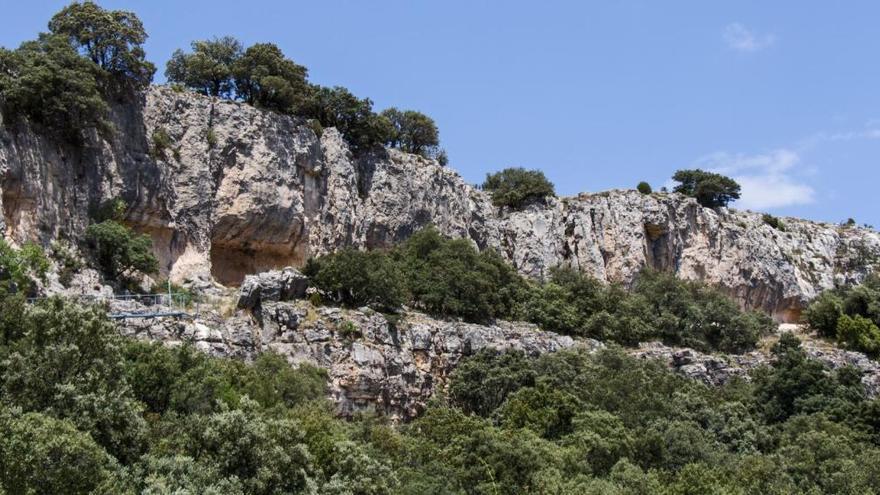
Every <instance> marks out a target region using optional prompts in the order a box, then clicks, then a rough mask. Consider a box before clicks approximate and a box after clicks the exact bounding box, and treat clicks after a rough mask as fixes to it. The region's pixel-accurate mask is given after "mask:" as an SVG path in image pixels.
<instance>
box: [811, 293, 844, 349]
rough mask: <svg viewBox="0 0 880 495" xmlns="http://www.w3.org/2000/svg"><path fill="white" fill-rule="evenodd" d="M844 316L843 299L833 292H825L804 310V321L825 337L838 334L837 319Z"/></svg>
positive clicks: (832, 336)
mask: <svg viewBox="0 0 880 495" xmlns="http://www.w3.org/2000/svg"><path fill="white" fill-rule="evenodd" d="M841 316H843V300H842V299H841V298H840V297H839V296H838V295H837V294H835V293H833V292H823V293H822V294H820V295H819V296H818V297H817V298H816V299H814V300H813V301H812V302H811V303H810V305H809V306H808V307H807V309H806V310H805V311H804V315H803V318H804V321H805V322H806V323H807V324H808V325H809V326H810V328H812V329H814V330H816V331H817V332H818V333H819V335H821V336H823V337H830V338H834V337H836V336H837V320H838V319H840V317H841Z"/></svg>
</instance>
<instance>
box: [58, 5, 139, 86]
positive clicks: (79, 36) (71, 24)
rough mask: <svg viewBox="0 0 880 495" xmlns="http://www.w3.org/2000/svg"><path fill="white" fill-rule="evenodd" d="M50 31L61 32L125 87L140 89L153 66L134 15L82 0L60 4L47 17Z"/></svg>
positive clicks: (137, 19)
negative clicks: (50, 16)
mask: <svg viewBox="0 0 880 495" xmlns="http://www.w3.org/2000/svg"><path fill="white" fill-rule="evenodd" d="M49 30H50V31H51V32H52V33H53V34H57V35H61V36H65V37H66V38H67V39H68V40H69V41H70V43H71V44H72V45H73V46H74V47H75V48H76V49H78V50H80V52H81V53H82V54H83V55H85V56H86V57H88V58H89V60H91V61H92V62H94V63H95V64H96V65H97V66H98V67H100V68H101V69H103V70H104V71H105V72H107V73H108V74H109V75H110V76H111V81H113V82H115V83H116V84H117V85H118V87H121V88H125V89H136V90H139V89H144V88H146V87H147V86H149V84H150V82H151V81H152V80H153V74H154V73H155V72H156V67H155V66H154V65H153V64H151V63H150V62H147V61H146V59H145V53H144V49H143V44H144V42H145V41H146V40H147V33H146V31H144V26H143V24H142V23H141V21H140V19H139V18H138V16H137V15H135V14H134V13H132V12H128V11H124V10H105V9H103V8H101V7H100V6H98V4H96V3H94V2H91V1H85V2H82V3H79V2H74V3H71V4H70V5H68V6H67V7H64V8H63V9H61V11H59V12H58V13H57V14H55V15H54V16H53V17H52V20H50V21H49Z"/></svg>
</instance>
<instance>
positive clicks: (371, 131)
mask: <svg viewBox="0 0 880 495" xmlns="http://www.w3.org/2000/svg"><path fill="white" fill-rule="evenodd" d="M298 113H299V114H300V115H302V116H304V117H308V118H313V119H317V120H318V121H319V122H320V123H321V125H322V126H323V127H324V128H327V127H335V128H336V129H337V130H338V131H339V132H340V133H341V134H342V136H343V137H344V138H345V140H346V141H348V143H349V145H350V146H351V147H352V150H353V151H354V152H356V153H360V152H363V151H368V150H370V149H373V148H375V147H376V146H379V145H382V144H384V143H387V142H389V140H390V138H391V136H393V135H394V127H393V125H392V124H391V122H390V121H389V120H388V119H387V118H386V117H384V116H381V115H377V114H376V113H374V112H373V102H372V101H371V100H370V99H369V98H364V99H360V98H358V97H356V96H355V95H353V94H351V92H350V91H349V90H347V89H345V88H343V87H340V86H336V87H334V88H327V87H319V86H313V87H312V89H311V94H310V98H309V100H308V102H307V103H306V104H305V106H304V107H303V109H302V110H301V111H300V112H298Z"/></svg>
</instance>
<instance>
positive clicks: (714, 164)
mask: <svg viewBox="0 0 880 495" xmlns="http://www.w3.org/2000/svg"><path fill="white" fill-rule="evenodd" d="M800 161H801V159H800V156H799V155H798V153H797V152H795V151H793V150H790V149H784V148H783V149H778V150H774V151H771V152H769V153H764V154H758V155H744V154H730V153H725V152H717V153H712V154H710V155H707V156H704V157H703V158H700V159H699V160H697V161H696V164H695V165H696V166H697V167H700V168H704V169H708V170H711V171H713V172H717V173H720V174H725V175H730V176H732V177H733V178H734V180H736V181H737V182H738V183H739V184H740V186H742V191H741V193H740V195H741V197H740V199H739V200H738V201H737V202H736V205H737V206H738V207H742V208H748V209H753V210H765V209H768V208H781V207H784V206H793V205H802V204H808V203H812V202H813V199H814V196H815V191H814V190H813V188H812V187H810V186H809V185H807V184H804V183H802V182H800V181H798V177H797V176H796V175H797V173H798V172H800V171H799V170H798V169H797V168H796V166H797V165H799V164H800Z"/></svg>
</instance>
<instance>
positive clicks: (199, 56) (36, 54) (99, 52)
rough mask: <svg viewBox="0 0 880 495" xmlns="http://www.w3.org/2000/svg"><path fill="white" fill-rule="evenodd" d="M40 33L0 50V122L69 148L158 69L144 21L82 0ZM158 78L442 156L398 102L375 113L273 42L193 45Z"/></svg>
mask: <svg viewBox="0 0 880 495" xmlns="http://www.w3.org/2000/svg"><path fill="white" fill-rule="evenodd" d="M48 29H49V31H48V32H47V33H42V34H40V35H39V37H38V39H36V40H34V41H28V42H25V43H23V44H22V45H21V46H20V47H19V48H18V49H15V50H7V49H4V48H0V109H2V111H3V114H4V115H5V116H6V119H4V121H5V122H6V123H7V125H10V124H12V123H13V122H15V121H16V120H17V119H18V118H19V117H25V118H28V119H30V120H31V121H32V122H34V123H37V124H40V125H43V126H45V127H46V128H47V129H50V130H52V131H55V132H56V133H58V134H59V135H60V136H61V137H62V138H64V139H67V140H69V141H71V142H73V143H76V144H82V142H83V140H84V139H85V136H86V135H87V133H88V131H89V130H90V129H96V130H98V131H99V132H101V133H102V134H105V135H106V134H108V133H109V132H111V131H112V124H111V122H110V119H109V112H110V103H111V102H112V101H113V100H121V101H124V100H126V99H127V98H130V97H131V95H132V94H134V93H135V92H137V91H140V90H143V89H144V88H146V87H147V86H148V85H149V84H150V82H151V81H152V80H153V74H154V73H155V71H156V68H155V67H154V66H153V64H151V63H150V62H148V61H147V60H146V58H145V52H144V49H143V45H144V42H145V41H146V39H147V33H146V31H145V30H144V26H143V24H142V23H141V21H140V19H139V18H138V17H137V15H135V14H134V13H132V12H128V11H123V10H105V9H103V8H101V7H100V6H98V5H97V4H96V3H94V2H91V1H85V2H74V3H71V4H70V5H69V6H67V7H65V8H63V9H62V10H61V11H60V12H58V13H57V14H55V16H53V17H52V19H51V20H50V21H49V24H48ZM165 74H166V77H167V79H168V81H169V82H171V83H173V84H176V85H179V87H180V86H182V87H188V88H191V89H193V90H194V91H197V92H199V93H202V94H205V95H210V96H216V97H220V98H231V99H236V100H239V101H243V102H245V103H248V104H251V105H253V106H255V107H258V108H263V109H267V110H273V111H276V112H280V113H285V114H291V115H297V116H300V117H304V118H306V119H311V122H312V123H313V128H314V129H315V130H316V132H319V133H320V132H321V130H322V128H324V127H331V126H332V127H336V128H337V129H338V130H339V132H340V133H342V135H343V136H344V137H345V139H346V140H347V141H348V142H349V144H350V145H351V147H352V149H353V150H354V151H355V152H362V151H368V150H371V149H373V148H375V147H376V146H380V145H387V146H393V147H398V148H400V149H402V150H404V151H407V152H410V153H416V154H419V155H422V156H424V157H427V158H432V159H436V160H437V161H438V162H440V163H441V164H443V165H445V164H446V162H447V158H446V153H445V152H444V151H443V150H442V149H441V148H440V147H439V144H440V139H439V132H438V130H437V126H436V124H435V123H434V121H433V120H432V119H431V118H430V117H428V116H426V115H424V114H422V113H420V112H416V111H413V110H406V111H400V110H398V109H396V108H390V109H387V110H385V111H383V112H382V113H381V114H378V113H376V112H374V111H373V102H372V101H371V100H370V99H369V98H358V97H356V96H354V95H353V94H352V93H351V92H350V91H349V90H347V89H345V88H343V87H339V86H337V87H333V88H328V87H323V86H319V85H315V84H311V83H309V82H308V79H307V76H308V71H307V69H306V68H305V67H303V66H301V65H298V64H296V63H295V62H293V61H292V60H290V59H289V58H287V57H286V56H285V55H284V53H283V52H282V51H281V49H280V48H279V47H278V46H277V45H275V44H272V43H256V44H254V45H251V46H249V47H247V48H245V47H243V46H242V44H241V43H240V42H239V41H238V40H236V39H235V38H232V37H229V36H226V37H222V38H214V39H212V40H200V41H194V42H192V44H191V51H190V52H184V51H183V50H176V51H175V52H174V54H173V55H172V56H171V59H170V60H169V61H168V64H167V66H166V70H165Z"/></svg>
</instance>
